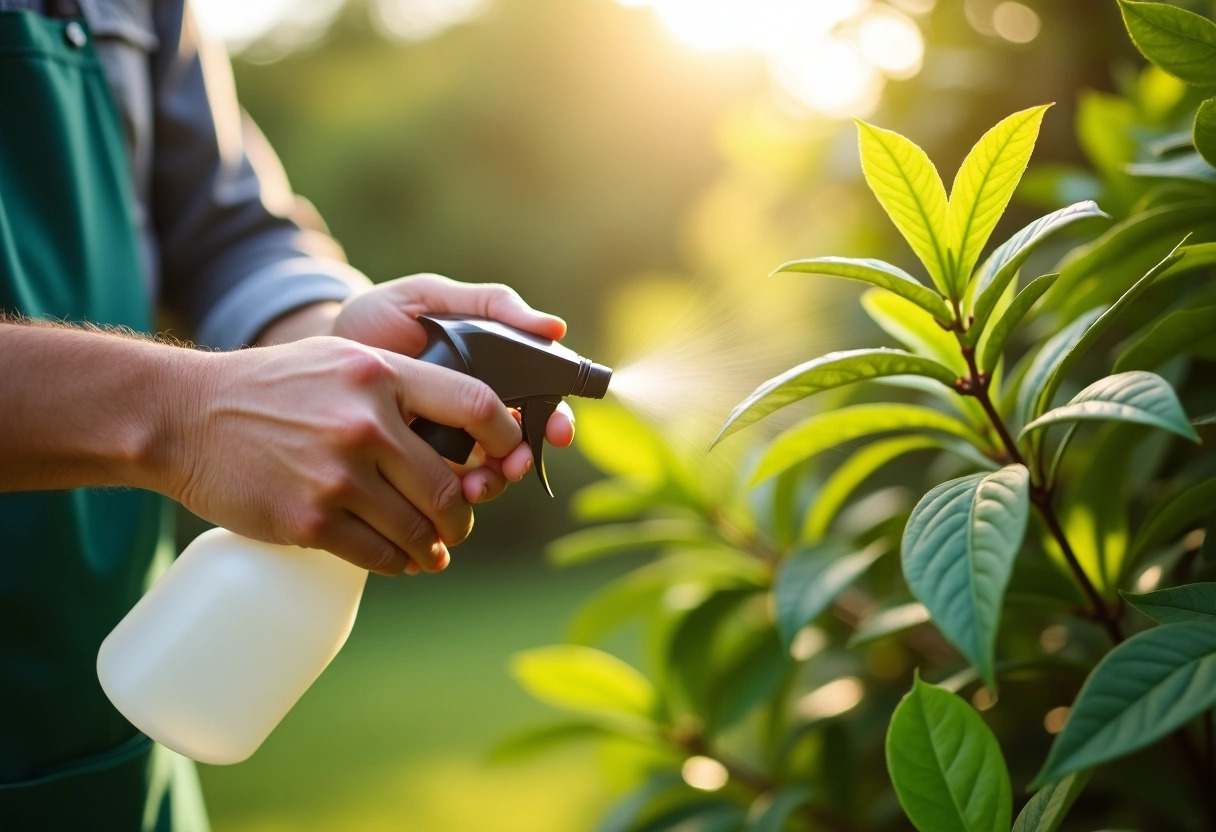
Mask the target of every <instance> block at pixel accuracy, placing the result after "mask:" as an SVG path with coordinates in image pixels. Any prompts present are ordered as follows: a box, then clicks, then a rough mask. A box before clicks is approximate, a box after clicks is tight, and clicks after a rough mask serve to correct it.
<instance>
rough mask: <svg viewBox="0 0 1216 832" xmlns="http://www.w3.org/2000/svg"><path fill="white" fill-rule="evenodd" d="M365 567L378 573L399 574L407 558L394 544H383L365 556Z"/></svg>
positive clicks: (402, 570)
mask: <svg viewBox="0 0 1216 832" xmlns="http://www.w3.org/2000/svg"><path fill="white" fill-rule="evenodd" d="M366 563H367V568H368V569H369V570H371V571H372V572H375V573H377V574H380V575H400V574H401V573H402V572H404V571H405V566H406V564H407V563H409V558H408V557H407V556H406V555H405V554H404V553H403V552H402V551H401V550H400V549H398V548H397V547H396V546H393V545H391V544H385V545H383V546H381V547H380V548H379V549H377V550H375V551H374V552H372V553H371V554H370V555H369V556H368V558H367V562H366Z"/></svg>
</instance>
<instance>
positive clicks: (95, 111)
mask: <svg viewBox="0 0 1216 832" xmlns="http://www.w3.org/2000/svg"><path fill="white" fill-rule="evenodd" d="M132 198H133V197H132V186H131V178H130V173H129V167H128V162H127V159H126V156H125V153H124V150H123V143H122V138H121V133H120V129H119V122H118V117H117V114H116V112H115V108H114V104H113V101H112V100H111V98H110V93H109V90H108V88H107V86H106V79H105V76H104V74H103V70H102V67H101V64H100V63H99V62H98V59H97V55H96V53H95V52H94V50H93V44H92V36H91V34H90V32H89V30H88V27H87V25H86V24H85V22H84V21H83V20H80V19H70V20H68V19H53V18H48V17H42V16H40V15H36V14H33V13H30V12H24V11H14V12H0V309H3V310H4V311H6V312H10V313H13V312H19V313H22V314H24V315H26V316H29V317H45V318H54V319H58V320H66V321H74V322H83V321H88V322H91V323H95V324H106V325H121V326H125V327H130V328H131V329H134V330H138V331H144V332H146V331H148V330H149V328H150V323H151V315H152V310H151V309H150V301H149V298H148V292H147V291H146V290H145V288H144V285H143V278H142V270H141V266H140V262H139V257H138V255H137V249H136V232H135V226H134V224H133V221H132V208H131V206H132V204H133V203H132ZM46 372H47V374H48V376H50V377H51V378H53V377H54V368H53V367H47V368H46ZM3 385H4V380H3V379H0V395H3V391H4V386H3ZM79 406H80V407H89V406H90V403H89V402H80V403H79ZM169 508H170V506H169V504H168V503H167V501H166V500H164V499H163V498H161V497H158V496H157V495H154V494H151V493H148V492H144V491H136V490H126V491H121V490H108V491H103V490H86V489H80V490H75V491H63V492H38V493H23V494H0V830H5V832H14V830H27V829H28V830H74V829H80V830H156V831H157V832H167V831H168V830H173V832H196V831H197V830H205V829H206V828H207V821H206V815H205V812H204V811H203V808H202V800H201V795H200V792H199V790H198V781H197V776H196V774H195V772H194V769H193V767H192V765H191V764H190V763H189V762H188V761H186V760H184V759H183V758H181V757H178V756H177V755H175V754H172V753H171V752H169V751H167V750H165V749H163V748H160V747H159V746H155V745H154V744H153V743H152V742H151V741H149V740H148V739H147V738H146V737H145V736H143V735H142V734H140V733H139V732H138V731H136V730H135V728H133V727H132V726H131V724H130V723H128V722H127V721H126V720H125V719H123V717H122V716H121V715H120V714H119V713H118V711H116V710H115V709H114V708H113V706H111V705H110V703H109V701H108V700H107V699H106V697H105V694H103V693H102V690H101V686H100V685H99V684H98V682H97V674H96V670H95V663H96V656H97V648H98V645H100V643H101V640H102V639H103V638H104V637H105V636H106V634H107V633H108V632H109V631H110V630H111V629H112V628H113V626H114V625H115V624H116V623H117V622H118V620H119V619H120V618H122V616H123V615H125V614H126V612H127V611H128V610H129V609H130V608H131V607H132V606H133V605H134V603H135V601H136V600H137V599H138V598H139V597H140V595H141V594H142V593H143V591H144V589H145V588H146V585H147V584H148V583H149V581H150V580H151V579H152V578H153V577H154V576H155V574H157V570H159V569H162V568H163V567H164V566H165V565H166V564H167V562H168V560H169V559H170V558H171V557H172V555H173V551H172V535H171V528H170V519H169V518H170V517H171V515H170V513H169ZM170 796H171V798H172V799H170Z"/></svg>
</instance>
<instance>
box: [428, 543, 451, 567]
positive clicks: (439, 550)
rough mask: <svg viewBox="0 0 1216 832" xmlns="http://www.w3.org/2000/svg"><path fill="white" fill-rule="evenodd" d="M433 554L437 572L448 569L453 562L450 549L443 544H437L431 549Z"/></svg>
mask: <svg viewBox="0 0 1216 832" xmlns="http://www.w3.org/2000/svg"><path fill="white" fill-rule="evenodd" d="M431 554H433V555H435V570H434V571H436V572H442V571H443V570H445V569H447V568H448V564H449V563H451V562H452V555H451V554H450V553H449V552H448V547H447V546H444V545H443V544H442V543H436V544H435V547H434V548H433V549H431Z"/></svg>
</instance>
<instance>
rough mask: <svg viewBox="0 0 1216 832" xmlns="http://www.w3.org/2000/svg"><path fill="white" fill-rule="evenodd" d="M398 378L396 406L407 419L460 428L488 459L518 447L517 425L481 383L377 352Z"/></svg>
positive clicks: (508, 412) (408, 359) (434, 366)
mask: <svg viewBox="0 0 1216 832" xmlns="http://www.w3.org/2000/svg"><path fill="white" fill-rule="evenodd" d="M380 354H381V355H383V356H384V357H385V358H386V359H387V360H388V361H389V362H390V363H391V364H392V365H393V366H394V367H395V368H397V371H398V373H399V374H400V376H401V380H402V384H401V386H400V387H399V400H398V404H399V405H400V407H401V410H402V413H403V414H406V416H407V418H408V416H409V415H410V414H412V415H415V416H425V417H426V418H428V419H430V420H431V421H433V422H438V423H440V424H442V425H450V426H452V427H457V428H463V429H464V430H466V431H468V432H469V434H471V435H472V437H473V438H474V439H476V440H477V441H478V442H480V443H481V446H482V447H483V448H485V450H486V452H487V453H488V454H490V455H491V456H506V455H507V454H508V453H510V452H511V449H512V448H514V447H515V446H516V445H518V444H519V440H520V438H521V434H520V430H519V423H518V422H517V421H516V420H515V418H514V417H512V416H511V413H510V411H509V410H508V409H507V406H506V405H504V404H503V403H502V401H501V400H500V399H499V398H498V396H497V395H495V393H494V391H493V390H491V389H490V387H489V385H487V384H486V383H485V382H483V381H480V380H478V379H475V378H473V377H472V376H467V375H465V374H464V373H458V372H456V371H455V370H449V369H447V368H446V367H439V366H436V365H434V364H427V363H426V362H423V361H415V360H413V359H410V358H403V357H402V356H400V355H396V354H394V353H391V352H384V351H381V353H380Z"/></svg>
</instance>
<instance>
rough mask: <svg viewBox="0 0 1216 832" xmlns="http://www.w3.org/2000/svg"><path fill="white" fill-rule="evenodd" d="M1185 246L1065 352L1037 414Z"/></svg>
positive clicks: (1042, 394) (1046, 385)
mask: <svg viewBox="0 0 1216 832" xmlns="http://www.w3.org/2000/svg"><path fill="white" fill-rule="evenodd" d="M1181 245H1182V243H1179V244H1178V245H1177V246H1174V248H1173V250H1171V251H1170V253H1169V254H1167V255H1166V256H1165V259H1164V260H1162V261H1161V262H1160V263H1158V264H1157V265H1155V266H1153V267H1152V268H1151V269H1149V270H1148V274H1146V275H1144V277H1142V278H1140V279H1139V280H1138V281H1136V283H1135V285H1133V286H1132V287H1131V288H1130V289H1128V290H1127V291H1126V292H1124V293H1123V295H1122V297H1120V298H1119V300H1117V301H1115V304H1114V305H1113V306H1111V308H1110V309H1107V310H1106V311H1105V312H1103V313H1102V315H1101V316H1099V317H1098V319H1097V320H1096V321H1094V322H1093V323H1092V324H1091V325H1090V326H1089V327H1088V328H1087V329H1086V330H1085V332H1084V334H1082V335H1081V337H1080V338H1079V339H1077V342H1076V343H1075V344H1074V345H1073V346H1072V348H1071V349H1070V350H1068V352H1067V353H1065V354H1064V355H1063V356H1062V357H1061V358H1060V360H1059V361H1058V362H1056V364H1055V366H1054V367H1053V368H1052V370H1051V374H1050V375H1049V376H1048V377H1047V379H1046V381H1044V383H1043V389H1042V391H1041V392H1040V393H1039V397H1038V401H1037V402H1036V404H1035V410H1034V415H1035V416H1039V415H1041V414H1042V413H1043V412H1045V411H1046V410H1047V409H1048V408H1049V407H1051V402H1052V399H1054V398H1055V395H1056V391H1057V390H1059V389H1060V385H1061V384H1063V383H1064V378H1065V376H1067V375H1068V371H1069V370H1071V369H1072V368H1073V367H1074V366H1075V365H1076V363H1077V362H1078V361H1079V360H1080V359H1081V356H1083V355H1084V354H1085V353H1086V351H1087V350H1088V349H1089V348H1090V347H1091V346H1093V344H1094V342H1095V341H1097V340H1098V338H1099V337H1100V336H1101V335H1102V334H1103V333H1104V332H1106V330H1108V329H1109V328H1110V326H1111V324H1112V323H1114V321H1115V319H1116V318H1118V317H1119V315H1120V314H1122V313H1123V311H1124V310H1125V309H1127V307H1128V306H1130V305H1132V304H1133V303H1135V301H1136V299H1137V298H1139V297H1140V295H1142V294H1144V292H1145V290H1147V289H1148V288H1149V286H1151V285H1152V283H1153V281H1154V280H1156V279H1157V276H1158V275H1159V274H1161V272H1163V271H1165V269H1167V268H1169V266H1170V264H1171V263H1173V262H1174V261H1175V260H1177V259H1178V253H1177V252H1178V249H1179V247H1181Z"/></svg>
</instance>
